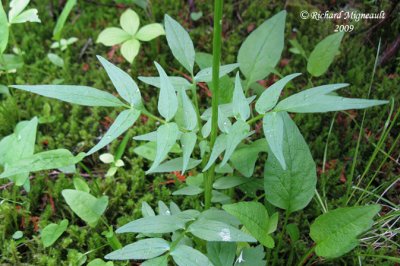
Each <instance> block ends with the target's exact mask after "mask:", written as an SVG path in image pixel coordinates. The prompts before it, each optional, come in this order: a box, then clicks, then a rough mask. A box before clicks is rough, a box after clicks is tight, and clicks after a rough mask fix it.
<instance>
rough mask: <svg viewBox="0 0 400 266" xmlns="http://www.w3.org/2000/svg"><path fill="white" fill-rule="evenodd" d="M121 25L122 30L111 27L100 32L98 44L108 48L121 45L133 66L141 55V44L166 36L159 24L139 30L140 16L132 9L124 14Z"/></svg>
mask: <svg viewBox="0 0 400 266" xmlns="http://www.w3.org/2000/svg"><path fill="white" fill-rule="evenodd" d="M120 24H121V27H122V29H121V28H117V27H111V28H106V29H105V30H103V31H102V32H100V34H99V37H98V38H97V41H96V42H97V43H102V44H104V45H106V46H113V45H117V44H121V54H122V56H123V57H124V58H125V59H126V61H128V62H129V63H131V64H132V63H133V60H135V57H136V56H137V54H138V53H139V49H140V42H148V41H151V40H153V39H154V38H157V37H158V36H160V35H164V34H165V32H164V28H163V27H162V25H161V24H159V23H152V24H148V25H146V26H143V27H141V28H140V29H139V26H140V19H139V16H138V15H137V14H136V12H135V11H133V10H132V9H127V10H126V11H125V12H124V13H122V15H121V18H120Z"/></svg>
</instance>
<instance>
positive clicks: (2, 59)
mask: <svg viewBox="0 0 400 266" xmlns="http://www.w3.org/2000/svg"><path fill="white" fill-rule="evenodd" d="M23 65H24V60H23V58H22V56H21V55H15V54H3V55H1V56H0V70H3V71H5V72H8V73H12V72H15V70H17V69H19V68H21V67H22V66H23ZM9 87H11V86H9Z"/></svg>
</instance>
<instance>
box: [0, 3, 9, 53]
mask: <svg viewBox="0 0 400 266" xmlns="http://www.w3.org/2000/svg"><path fill="white" fill-rule="evenodd" d="M8 35H9V29H8V20H7V15H6V12H5V11H4V8H3V3H1V2H0V36H1V39H0V56H1V55H2V54H3V52H4V51H5V50H6V47H7V44H8Z"/></svg>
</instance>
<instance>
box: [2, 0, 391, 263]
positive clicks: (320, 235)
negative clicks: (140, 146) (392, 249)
mask: <svg viewBox="0 0 400 266" xmlns="http://www.w3.org/2000/svg"><path fill="white" fill-rule="evenodd" d="M215 4H216V6H215V18H214V22H215V24H214V40H213V65H212V67H210V68H205V69H202V70H200V71H199V72H198V73H197V74H196V75H195V74H194V73H195V70H194V64H195V58H196V53H195V50H194V45H193V43H192V41H191V39H190V37H189V34H188V33H187V32H186V31H185V30H184V29H183V28H182V27H181V26H180V25H179V23H178V22H176V21H175V20H173V19H172V18H171V17H169V16H168V15H166V16H165V31H166V37H167V41H168V44H169V47H170V48H171V51H172V53H173V55H174V57H175V58H176V59H177V60H178V61H179V63H181V65H182V66H183V67H184V68H185V69H186V70H187V71H188V72H189V74H190V77H191V83H190V82H189V81H188V80H185V79H182V78H179V77H169V76H168V75H167V74H166V72H165V71H164V69H163V68H162V67H161V66H160V65H159V64H158V63H155V65H156V68H157V71H158V73H159V77H147V78H141V80H142V81H144V82H147V83H149V84H151V85H153V86H155V87H159V91H160V97H159V100H158V111H159V113H160V115H161V116H162V118H161V117H158V116H156V115H154V114H152V113H150V112H149V111H148V110H147V109H146V107H145V106H144V104H143V102H142V99H141V94H140V90H139V88H138V86H137V85H136V83H135V82H134V80H133V79H132V78H131V77H130V76H129V75H128V74H127V73H125V72H124V71H122V70H121V69H119V68H117V67H116V66H114V65H113V64H111V63H110V62H108V61H107V60H105V59H104V58H102V57H99V60H100V62H101V63H102V65H103V66H104V68H105V70H106V71H107V73H108V75H109V77H110V79H111V81H112V83H113V84H114V86H115V88H116V89H117V91H118V93H119V95H120V96H121V98H122V99H123V100H124V101H125V102H122V101H121V100H120V99H118V98H117V97H115V96H113V95H112V94H109V93H106V92H104V91H100V90H97V89H94V88H90V87H85V86H69V85H68V86H67V85H59V86H56V85H36V86H33V85H24V86H21V85H14V86H13V87H14V88H17V89H20V90H25V91H29V92H33V93H36V94H39V95H43V96H47V97H51V98H56V99H59V100H62V101H66V102H70V103H75V104H80V105H87V106H105V107H117V108H121V109H124V110H123V111H121V112H120V113H119V115H118V116H117V118H116V119H115V121H114V123H113V124H112V125H111V127H110V128H109V130H108V131H107V133H106V134H105V136H104V137H103V138H102V139H101V140H100V141H99V143H98V144H97V145H96V146H94V147H93V148H92V149H90V150H89V151H88V152H87V153H86V154H84V155H80V156H78V157H77V158H75V157H73V158H74V160H71V161H68V163H67V162H65V163H64V164H65V166H67V165H71V164H73V163H76V162H77V161H78V160H80V159H82V158H83V156H88V155H91V154H93V153H95V152H97V151H99V150H100V149H102V148H104V147H105V146H106V145H108V144H109V143H110V142H112V141H113V140H115V139H116V138H118V137H119V136H120V135H122V134H123V133H124V132H125V131H126V130H128V129H129V128H130V127H131V126H132V125H133V124H134V123H135V122H136V120H137V119H138V117H139V115H140V114H144V115H146V116H148V117H149V118H151V119H155V120H157V121H158V122H160V124H161V125H160V126H159V127H158V129H157V130H156V131H153V132H150V133H147V134H144V135H141V136H136V137H135V138H134V139H135V140H138V141H148V143H146V144H144V145H147V146H146V148H147V149H148V150H150V152H147V153H146V154H147V156H146V158H147V159H149V160H150V161H152V165H151V167H150V168H149V169H148V171H147V174H152V173H165V172H167V173H168V172H171V171H182V172H185V171H189V170H190V171H192V172H193V173H199V172H201V173H200V174H197V175H196V176H194V177H193V178H192V180H191V181H190V182H189V181H188V184H189V186H188V188H186V191H184V193H183V192H182V190H180V194H186V195H195V194H199V193H202V192H204V207H205V208H204V210H202V211H201V212H200V211H198V210H193V209H192V210H184V211H181V210H180V209H179V207H178V206H177V205H176V204H174V203H171V204H170V206H169V207H168V206H167V205H166V204H165V203H163V202H159V205H158V210H159V213H158V215H155V212H154V210H153V209H152V208H151V207H150V206H148V204H146V203H145V204H143V207H142V214H143V218H140V219H137V220H134V221H132V222H130V223H128V224H126V225H124V226H122V227H120V228H119V229H118V230H117V231H116V232H117V233H136V234H137V235H136V238H138V239H140V240H138V241H136V242H134V243H132V244H129V245H127V246H125V247H123V248H120V249H118V250H116V251H114V252H112V253H110V254H108V255H107V256H106V258H107V259H114V260H128V259H135V260H146V262H144V263H143V265H168V260H169V258H170V257H172V258H173V260H174V261H175V262H176V263H177V264H178V265H220V264H221V262H229V263H228V265H232V264H234V263H236V265H246V264H247V265H259V264H261V265H262V264H263V263H265V262H266V261H267V262H268V263H271V262H272V264H277V262H278V255H279V253H278V252H279V251H280V248H281V245H282V241H283V235H284V233H285V230H286V228H288V231H289V232H290V233H289V234H291V235H296V233H295V232H296V229H293V226H289V225H290V224H289V225H287V223H288V220H289V217H290V215H293V213H295V212H296V211H299V210H302V209H303V208H305V207H306V206H307V205H308V204H309V202H310V201H311V199H312V198H313V197H314V196H315V195H317V197H318V195H319V194H318V193H316V182H317V178H316V166H315V163H314V161H313V158H312V156H311V153H310V151H309V148H308V146H307V144H306V142H305V140H304V138H303V136H302V134H301V133H300V131H299V129H298V128H297V126H296V124H295V123H294V122H293V121H292V119H291V117H290V115H289V114H288V113H316V112H329V111H338V110H346V109H362V108H367V107H371V106H375V105H381V104H385V103H386V101H379V100H366V99H351V98H344V97H340V96H338V95H337V94H334V92H335V91H336V90H338V89H340V88H343V87H346V86H347V85H348V84H333V85H324V86H318V87H315V88H311V89H307V90H304V91H302V92H300V93H297V94H294V95H291V96H289V97H287V98H285V99H283V100H281V101H279V98H280V95H281V92H282V90H283V88H284V87H285V85H287V84H288V83H289V82H291V81H292V80H293V79H294V78H295V77H298V76H299V75H300V74H292V75H288V76H286V77H283V78H282V79H280V80H279V81H277V82H276V83H274V84H273V85H272V86H270V87H269V88H268V89H267V90H265V91H263V92H262V94H261V95H260V96H259V97H258V99H257V101H256V102H255V108H254V109H255V111H256V112H257V113H258V114H255V112H254V110H252V108H251V106H250V104H251V103H252V102H253V101H254V100H255V98H256V96H251V97H246V94H249V93H250V92H251V91H252V90H251V88H252V86H253V85H254V83H255V82H256V81H258V80H260V79H263V78H265V77H266V76H267V75H268V74H269V73H271V72H275V70H274V68H275V66H276V64H277V63H278V61H279V58H280V56H281V53H282V50H283V36H284V24H285V16H286V12H285V11H283V12H280V13H278V14H277V15H275V16H273V17H272V18H270V19H269V20H267V21H266V22H264V23H263V24H262V25H261V26H259V27H258V28H257V29H256V30H255V31H254V32H253V33H252V34H250V36H249V37H248V38H247V39H246V40H245V41H244V43H243V44H242V46H241V48H240V50H239V55H238V64H230V65H223V66H220V58H221V19H222V1H218V0H217V1H215ZM309 62H310V61H309ZM311 64H312V63H311ZM328 65H329V64H328ZM238 66H239V67H240V70H241V72H242V74H243V75H244V77H245V80H244V81H242V80H241V78H240V74H239V73H237V74H236V76H235V78H234V81H233V83H234V90H233V93H232V95H233V97H232V99H230V101H229V102H228V103H224V104H220V103H219V100H220V97H219V96H220V95H219V92H220V89H222V88H221V87H220V84H219V83H220V78H221V80H222V77H224V76H227V75H228V74H229V73H231V72H232V71H233V70H235V69H236V68H237V67H238ZM210 81H211V82H212V86H211V88H212V94H213V97H212V106H211V108H209V109H206V110H205V111H204V112H203V113H202V114H201V115H200V112H201V110H202V109H200V108H199V99H198V95H197V90H196V89H197V84H198V83H199V82H210ZM187 91H188V92H189V93H190V96H191V98H192V99H190V98H189V95H188V93H187ZM202 120H203V121H205V123H204V124H203V123H202ZM261 120H262V124H263V131H264V136H265V138H261V139H257V136H258V135H257V134H255V132H254V131H252V130H251V127H252V126H253V125H254V124H255V123H256V122H258V121H261ZM219 131H220V134H219V135H218V132H219ZM250 137H253V139H254V140H252V139H251V138H250ZM177 141H179V143H180V147H178V149H177V152H176V153H175V154H179V155H178V156H175V155H172V156H171V153H170V151H171V150H172V149H173V147H174V146H176V145H177ZM149 143H152V144H151V145H149ZM142 152H143V150H142ZM136 153H139V152H137V150H136ZM222 153H224V155H223V158H222V160H221V162H220V163H218V164H217V163H216V161H217V160H219V158H220V157H221V155H222ZM260 153H267V154H268V158H267V161H266V162H265V171H264V177H263V180H262V179H260V178H257V175H255V176H253V175H254V168H255V164H256V162H257V159H258V156H259V154H260ZM149 154H151V155H149ZM180 154H182V155H181V156H180ZM168 156H170V157H168ZM192 157H194V158H192ZM195 158H196V159H195ZM30 162H31V161H30ZM31 165H32V163H31ZM33 165H34V164H33ZM40 166H41V165H40ZM47 167H48V166H47ZM18 169H21V165H18V163H16V164H15V165H13V166H12V167H10V168H8V169H7V170H6V171H5V173H6V174H5V173H3V174H2V175H0V177H7V176H9V175H10V173H16V172H17V171H18ZM22 169H24V170H25V171H26V170H27V168H26V167H25V168H22ZM44 169H48V168H43V167H42V168H40V167H39V166H37V167H36V168H34V169H33V170H35V171H38V170H44ZM33 170H32V169H30V171H33ZM235 170H236V171H237V172H235V174H236V175H239V174H241V175H243V176H233V175H231V174H232V173H234V171H235ZM19 171H21V170H19ZM7 172H8V173H7ZM249 177H251V178H249ZM260 181H261V188H263V189H264V190H265V192H266V193H265V195H262V196H263V197H265V199H266V200H267V201H268V202H269V204H270V205H269V207H271V205H272V206H274V207H278V208H280V209H283V210H284V211H285V215H284V220H283V223H282V224H283V225H282V226H281V227H282V230H281V232H280V234H279V236H277V237H275V239H276V240H277V244H276V246H275V240H274V237H273V236H272V235H271V234H272V233H273V232H274V231H275V230H276V228H277V226H278V224H279V222H278V218H279V215H278V212H277V211H275V210H274V209H273V208H269V209H267V208H266V207H265V206H264V205H263V204H261V203H258V200H256V199H254V201H253V202H239V203H233V204H227V202H229V201H232V200H233V199H232V198H231V197H229V196H228V195H226V194H225V193H223V192H220V191H213V188H214V189H216V190H222V191H224V190H226V189H230V188H234V187H237V186H241V187H240V189H241V190H243V191H245V192H253V194H255V193H254V191H257V190H259V187H260ZM245 185H251V186H252V187H250V188H249V186H245ZM72 191H74V192H72ZM75 194H76V195H75ZM78 194H79V195H85V196H84V197H85V200H86V201H88V202H91V204H90V206H95V207H98V208H97V211H96V212H95V213H94V214H95V215H94V217H87V216H86V213H88V212H89V211H87V210H86V211H82V210H78V209H77V207H76V206H75V207H73V206H74V205H76V203H78V205H79V203H80V202H82V201H83V200H82V199H81V197H82V196H79V195H78ZM176 194H179V193H176ZM249 194H250V193H249ZM63 195H64V197H65V198H66V201H67V203H68V204H69V205H70V206H71V208H72V209H73V210H74V212H75V213H77V214H78V216H80V217H81V218H82V219H83V220H85V221H86V222H88V223H89V224H90V225H92V226H94V225H95V224H96V223H97V221H98V220H99V219H100V216H101V214H102V213H103V212H104V210H105V208H106V205H107V204H106V203H105V200H104V198H95V197H94V196H91V195H90V194H89V193H88V192H87V191H86V192H85V191H80V190H79V189H76V190H64V192H63ZM89 195H90V196H89ZM103 197H104V196H103ZM254 198H256V197H254ZM212 203H222V204H223V206H222V209H223V210H220V209H216V208H212V207H211V205H212ZM80 205H82V204H80ZM217 206H218V205H217ZM379 210H380V207H379V205H368V206H362V207H359V206H356V207H346V208H338V209H336V210H332V211H330V212H327V213H325V214H322V215H321V216H320V217H319V218H317V219H316V221H315V222H314V223H313V224H312V225H311V235H310V236H311V238H312V239H313V240H314V241H315V242H316V247H315V249H314V248H311V249H310V252H309V253H307V254H306V255H305V256H304V258H303V259H302V261H300V264H301V263H303V262H304V261H305V260H306V259H307V258H308V255H310V254H311V253H312V252H314V250H315V252H316V254H317V255H318V256H321V257H326V258H336V257H339V256H341V255H343V254H345V253H346V252H348V251H350V250H351V249H353V248H354V247H355V246H357V245H358V240H357V237H358V235H359V234H361V233H363V232H365V231H366V230H369V229H370V228H371V226H372V223H373V220H372V218H373V217H374V216H375V215H376V214H377V213H378V212H379ZM332 217H333V218H332ZM332 222H335V223H333V224H332ZM239 228H240V229H239ZM289 228H291V229H290V230H289ZM328 229H329V230H328ZM332 229H336V231H333V230H332ZM293 238H294V239H295V238H296V237H295V236H293ZM257 241H258V242H259V243H260V244H261V245H259V246H256V247H255V246H250V245H249V244H247V243H243V242H248V243H256V242H257ZM343 243H344V245H342V244H343ZM264 247H266V248H268V253H269V254H270V255H268V256H267V259H266V261H265V252H264ZM272 248H274V249H275V252H274V254H273V258H271V257H270V256H271V251H270V249H272ZM236 250H239V252H238V254H236ZM204 253H207V256H206V255H205V254H204ZM235 258H236V262H235Z"/></svg>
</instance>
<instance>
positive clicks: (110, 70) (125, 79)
mask: <svg viewBox="0 0 400 266" xmlns="http://www.w3.org/2000/svg"><path fill="white" fill-rule="evenodd" d="M97 58H98V59H99V61H100V62H101V64H102V65H103V67H104V69H105V70H106V71H107V74H108V76H109V77H110V79H111V82H112V83H113V85H114V87H115V88H116V89H117V91H118V93H119V95H121V97H122V98H123V99H125V101H127V102H128V103H129V104H130V105H132V106H134V107H135V108H136V109H140V108H142V96H141V95H140V91H139V88H138V86H137V85H136V82H135V81H134V80H133V79H132V78H131V76H129V74H128V73H126V72H125V71H123V70H122V69H120V68H118V67H116V66H115V65H113V64H112V63H110V62H109V61H107V60H106V59H105V58H103V57H101V56H99V55H98V56H97Z"/></svg>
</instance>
